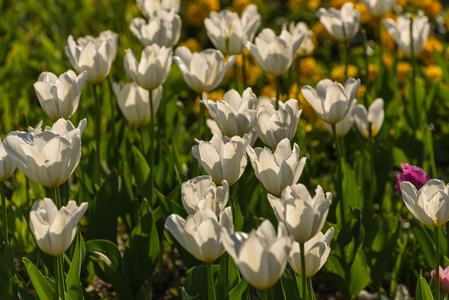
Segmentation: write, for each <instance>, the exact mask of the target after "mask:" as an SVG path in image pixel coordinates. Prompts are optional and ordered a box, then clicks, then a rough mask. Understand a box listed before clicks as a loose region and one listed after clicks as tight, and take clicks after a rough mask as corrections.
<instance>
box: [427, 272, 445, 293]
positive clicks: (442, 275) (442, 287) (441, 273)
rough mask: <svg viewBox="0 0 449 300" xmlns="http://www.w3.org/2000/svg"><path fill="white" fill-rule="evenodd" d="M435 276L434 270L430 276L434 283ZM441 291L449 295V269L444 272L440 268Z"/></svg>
mask: <svg viewBox="0 0 449 300" xmlns="http://www.w3.org/2000/svg"><path fill="white" fill-rule="evenodd" d="M435 274H436V271H435V270H432V272H430V275H431V276H432V279H433V281H434V282H435ZM440 291H442V292H443V293H445V294H449V267H447V268H446V269H444V270H443V268H442V267H441V266H440Z"/></svg>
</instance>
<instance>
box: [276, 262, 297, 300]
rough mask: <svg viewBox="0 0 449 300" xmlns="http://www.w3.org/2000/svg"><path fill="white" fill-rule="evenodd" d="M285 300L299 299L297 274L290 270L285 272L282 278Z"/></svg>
mask: <svg viewBox="0 0 449 300" xmlns="http://www.w3.org/2000/svg"><path fill="white" fill-rule="evenodd" d="M280 282H281V286H282V292H283V295H284V299H299V295H298V285H297V283H296V273H295V272H294V271H293V270H292V271H291V272H289V270H288V268H286V269H285V270H284V273H283V274H282V276H281V278H280Z"/></svg>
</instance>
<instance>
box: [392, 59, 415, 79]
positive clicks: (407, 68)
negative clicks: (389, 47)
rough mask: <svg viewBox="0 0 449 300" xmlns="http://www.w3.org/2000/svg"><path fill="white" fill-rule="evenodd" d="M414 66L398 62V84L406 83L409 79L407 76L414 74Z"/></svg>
mask: <svg viewBox="0 0 449 300" xmlns="http://www.w3.org/2000/svg"><path fill="white" fill-rule="evenodd" d="M412 69H413V68H412V65H411V64H409V63H408V62H403V61H401V62H398V64H397V65H396V79H397V80H398V82H401V83H404V82H405V80H406V79H407V75H408V74H409V73H410V72H412Z"/></svg>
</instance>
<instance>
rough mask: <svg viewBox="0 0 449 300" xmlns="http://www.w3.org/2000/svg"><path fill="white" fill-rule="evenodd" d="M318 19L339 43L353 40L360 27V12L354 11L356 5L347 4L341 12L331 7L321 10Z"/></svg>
mask: <svg viewBox="0 0 449 300" xmlns="http://www.w3.org/2000/svg"><path fill="white" fill-rule="evenodd" d="M317 17H318V18H319V19H320V22H321V23H322V24H323V25H324V27H325V28H326V30H327V31H328V32H329V34H330V35H332V37H334V38H335V39H336V40H337V41H339V42H347V41H349V40H350V39H352V38H353V37H354V36H355V35H356V34H357V32H358V31H359V27H360V12H359V11H358V10H357V9H354V4H352V3H351V2H346V3H345V4H343V6H342V7H341V10H336V9H335V8H333V7H331V8H329V9H324V8H320V9H319V10H318V12H317Z"/></svg>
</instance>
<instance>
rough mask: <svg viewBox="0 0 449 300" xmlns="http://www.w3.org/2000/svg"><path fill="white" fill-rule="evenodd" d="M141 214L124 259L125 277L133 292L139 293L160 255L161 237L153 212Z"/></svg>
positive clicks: (129, 240)
mask: <svg viewBox="0 0 449 300" xmlns="http://www.w3.org/2000/svg"><path fill="white" fill-rule="evenodd" d="M146 211H147V213H146V214H144V215H143V216H141V218H140V221H139V223H138V224H137V226H136V228H134V230H133V231H132V232H131V235H130V237H129V239H128V241H127V242H126V246H125V252H124V254H123V259H122V270H123V277H124V278H125V280H126V282H127V283H128V286H129V287H131V290H132V293H133V294H134V295H137V294H138V292H139V290H140V288H141V287H142V284H143V283H144V282H145V280H146V279H147V278H148V276H150V275H151V274H152V272H153V269H154V266H155V264H156V261H157V258H158V255H159V237H158V233H157V229H156V225H155V222H154V219H153V215H152V213H151V212H148V210H146Z"/></svg>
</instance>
